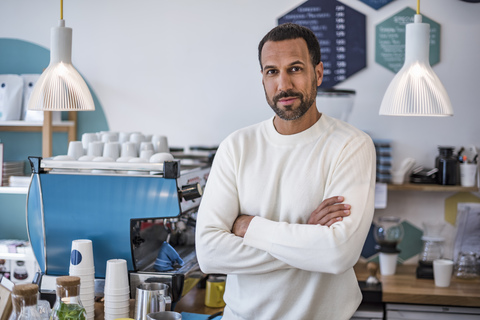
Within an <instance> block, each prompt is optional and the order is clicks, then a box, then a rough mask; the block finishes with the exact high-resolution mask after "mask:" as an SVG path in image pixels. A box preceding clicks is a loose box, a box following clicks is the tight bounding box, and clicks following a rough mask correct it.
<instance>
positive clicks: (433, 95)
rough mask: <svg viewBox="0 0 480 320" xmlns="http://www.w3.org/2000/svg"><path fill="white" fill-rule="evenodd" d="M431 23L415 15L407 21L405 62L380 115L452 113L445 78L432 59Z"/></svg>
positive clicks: (381, 108) (389, 90) (386, 95)
mask: <svg viewBox="0 0 480 320" xmlns="http://www.w3.org/2000/svg"><path fill="white" fill-rule="evenodd" d="M429 43H430V25H429V24H428V23H422V16H421V15H419V14H416V15H415V18H414V23H409V24H407V25H406V34H405V63H404V65H403V67H402V68H401V69H400V71H398V73H397V74H396V75H395V77H394V78H393V80H392V82H391V83H390V85H389V86H388V88H387V91H386V92H385V95H384V97H383V100H382V104H381V106H380V112H379V114H380V115H390V116H452V115H453V109H452V104H451V102H450V98H449V97H448V94H447V91H446V90H445V88H444V86H443V85H442V82H441V81H440V79H439V78H438V77H437V75H436V74H435V72H434V71H433V69H432V67H431V66H430V62H429V49H430V48H429Z"/></svg>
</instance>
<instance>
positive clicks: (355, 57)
mask: <svg viewBox="0 0 480 320" xmlns="http://www.w3.org/2000/svg"><path fill="white" fill-rule="evenodd" d="M287 22H293V23H296V24H299V25H302V26H304V27H307V28H309V29H311V30H312V31H313V32H314V33H315V35H316V36H317V38H318V41H319V42H320V48H321V49H320V50H321V54H322V62H323V67H324V75H323V82H322V85H321V87H322V88H331V87H333V86H335V85H336V84H337V83H339V82H342V81H344V80H346V79H347V78H348V77H350V76H351V75H353V74H354V73H356V72H358V71H360V70H361V69H363V68H365V66H366V48H365V47H366V45H365V15H364V14H362V13H359V12H358V11H355V10H354V9H352V8H350V7H349V6H347V5H345V4H344V3H342V2H339V1H336V0H309V1H307V2H305V3H303V4H301V5H300V6H298V7H297V8H296V9H294V10H292V11H290V12H289V13H287V14H286V15H284V16H282V17H280V18H279V19H278V24H279V25H280V24H283V23H287Z"/></svg>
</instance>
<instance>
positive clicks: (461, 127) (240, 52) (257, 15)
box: [0, 0, 480, 226]
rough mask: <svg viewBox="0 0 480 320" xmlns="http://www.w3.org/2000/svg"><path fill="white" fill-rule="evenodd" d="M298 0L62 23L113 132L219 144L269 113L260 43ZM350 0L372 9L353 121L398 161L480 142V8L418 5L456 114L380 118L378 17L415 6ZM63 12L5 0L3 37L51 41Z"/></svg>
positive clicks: (434, 204)
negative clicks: (430, 26) (431, 27)
mask: <svg viewBox="0 0 480 320" xmlns="http://www.w3.org/2000/svg"><path fill="white" fill-rule="evenodd" d="M302 2H303V1H298V0H231V1H225V0H203V1H199V0H176V1H160V0H137V1H126V0H102V1H98V0H81V1H80V0H66V1H65V3H64V19H65V20H66V24H67V26H70V27H72V28H73V62H74V65H75V66H76V67H77V69H78V70H79V71H80V72H81V73H82V74H83V75H84V77H85V78H86V79H87V81H88V82H89V84H90V85H91V86H92V87H93V89H94V91H95V93H96V95H97V96H98V98H99V100H100V102H101V104H102V106H103V108H104V111H105V114H106V117H107V120H108V123H109V126H110V129H111V130H113V131H142V132H143V133H162V134H166V135H168V137H169V141H170V144H171V145H175V146H188V145H192V144H203V145H217V144H218V143H219V142H220V141H221V140H222V139H223V138H224V137H225V136H226V135H227V134H228V133H230V132H231V131H233V130H235V129H237V128H240V127H243V126H246V125H249V124H252V123H255V122H258V121H261V120H263V119H265V118H267V117H270V116H271V115H272V112H271V110H270V108H269V106H268V105H267V104H266V103H265V98H264V93H263V88H262V86H261V77H260V72H259V65H258V61H257V44H258V42H259V40H260V39H261V38H262V37H263V35H264V34H265V33H266V32H267V31H269V30H270V29H271V28H272V27H274V26H275V25H276V21H277V18H278V17H280V16H281V15H283V14H285V13H286V12H288V11H290V10H291V9H293V8H295V7H296V6H297V5H299V4H301V3H302ZM343 2H344V3H346V4H348V5H350V6H351V7H353V8H355V9H357V10H358V11H360V12H362V13H364V14H365V15H366V16H367V54H368V57H367V68H366V69H364V70H362V71H360V72H359V73H357V74H356V75H354V76H353V77H351V78H349V79H348V80H347V81H345V82H343V83H341V84H340V85H339V86H338V87H339V88H346V89H354V90H356V91H357V98H356V102H355V106H354V111H353V113H352V115H351V117H350V122H351V123H353V124H354V125H356V126H357V127H359V128H361V129H363V130H365V131H367V132H369V133H370V134H371V135H372V136H373V137H374V138H387V139H392V141H393V154H394V160H396V163H398V162H399V161H401V160H402V159H403V158H405V157H413V158H415V159H416V160H417V163H419V164H423V165H425V166H429V167H433V162H434V157H435V156H436V154H437V146H438V145H454V146H457V147H459V146H461V145H464V146H467V145H472V144H474V145H477V146H480V141H479V138H480V125H479V123H478V122H479V121H480V105H479V102H478V101H479V91H480V86H479V84H480V81H479V79H478V75H479V74H480V63H479V54H478V53H479V52H480V20H479V17H480V4H471V3H466V2H463V1H460V0H423V1H422V2H421V13H423V14H424V15H426V16H428V17H429V18H431V19H433V20H435V21H436V22H438V23H439V24H441V52H440V57H441V61H440V63H439V64H437V65H436V66H434V70H435V72H436V73H437V75H438V76H439V77H440V79H441V80H442V82H443V84H444V86H445V88H446V89H447V91H448V93H449V95H450V99H451V101H452V104H453V107H454V112H455V116H454V117H450V118H406V117H381V116H379V115H378V109H379V106H380V102H381V99H382V97H383V93H384V92H385V90H386V88H387V85H388V83H389V82H390V81H391V79H392V78H393V75H394V74H393V73H392V72H391V71H389V70H387V69H385V68H384V67H382V66H380V65H378V64H377V63H375V60H374V59H375V57H374V54H375V47H374V40H375V25H376V24H378V23H379V22H381V21H383V20H385V19H386V18H388V17H390V16H391V15H393V14H395V13H397V12H398V11H400V10H401V9H403V8H405V7H406V6H409V7H411V8H415V7H416V1H415V0H397V1H393V2H392V3H390V4H388V5H386V6H385V7H383V8H381V9H379V10H374V9H372V8H370V7H368V6H367V5H365V4H364V3H362V2H361V1H359V0H344V1H343ZM58 19H59V1H58V0H43V1H38V0H1V1H0V37H7V38H18V39H22V40H27V41H31V42H34V43H37V44H40V45H42V46H45V47H47V48H48V47H49V41H50V40H49V38H50V27H52V26H55V25H56V24H57V20H58ZM0 58H1V57H0ZM443 196H444V195H443V193H442V194H432V193H425V194H422V195H421V197H420V198H419V197H418V196H417V197H409V196H408V194H407V195H406V198H407V201H404V198H405V197H404V196H401V197H398V196H393V197H391V198H392V199H391V200H392V201H390V205H389V208H388V209H387V210H381V212H379V214H403V215H405V216H408V217H409V219H410V220H413V221H414V222H418V223H419V221H420V217H421V216H422V215H436V216H439V217H441V216H442V214H443ZM410 200H411V204H410ZM400 203H402V205H400ZM416 213H422V214H421V215H420V216H419V215H418V214H416ZM419 226H420V224H419Z"/></svg>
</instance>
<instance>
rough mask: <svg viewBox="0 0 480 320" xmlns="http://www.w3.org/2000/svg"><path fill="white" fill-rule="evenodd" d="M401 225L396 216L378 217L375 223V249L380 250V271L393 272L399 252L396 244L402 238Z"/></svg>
mask: <svg viewBox="0 0 480 320" xmlns="http://www.w3.org/2000/svg"><path fill="white" fill-rule="evenodd" d="M403 234H404V230H403V226H402V224H401V223H400V218H398V217H388V216H387V217H380V218H378V220H377V222H376V223H375V229H374V234H373V235H374V238H375V241H376V242H377V244H378V246H377V250H378V251H379V252H380V256H379V258H380V273H381V274H382V275H392V274H395V270H396V267H397V257H398V254H399V253H400V250H398V248H397V245H398V244H399V243H400V241H402V239H403Z"/></svg>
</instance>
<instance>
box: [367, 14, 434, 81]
mask: <svg viewBox="0 0 480 320" xmlns="http://www.w3.org/2000/svg"><path fill="white" fill-rule="evenodd" d="M415 13H416V11H415V10H413V9H412V8H405V9H403V10H402V11H400V12H398V13H397V14H395V15H393V16H391V17H390V18H388V19H386V20H385V21H383V22H381V23H379V24H378V25H377V26H376V27H375V62H377V63H378V64H380V65H382V66H384V67H385V68H387V69H388V70H391V71H393V72H395V73H397V72H398V70H400V69H401V68H402V66H403V62H404V61H405V25H406V24H408V23H412V22H413V16H414V15H415ZM422 22H425V23H428V24H430V56H429V60H430V65H431V66H433V65H435V64H437V63H438V62H439V61H440V25H439V24H438V23H436V22H435V21H433V20H431V19H429V18H427V17H426V16H424V15H423V14H422Z"/></svg>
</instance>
